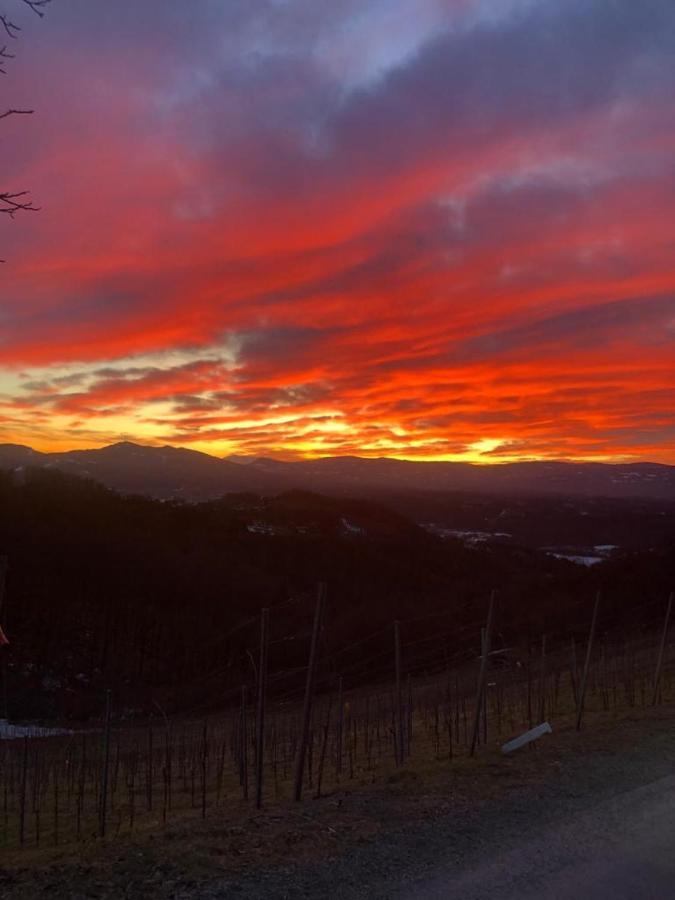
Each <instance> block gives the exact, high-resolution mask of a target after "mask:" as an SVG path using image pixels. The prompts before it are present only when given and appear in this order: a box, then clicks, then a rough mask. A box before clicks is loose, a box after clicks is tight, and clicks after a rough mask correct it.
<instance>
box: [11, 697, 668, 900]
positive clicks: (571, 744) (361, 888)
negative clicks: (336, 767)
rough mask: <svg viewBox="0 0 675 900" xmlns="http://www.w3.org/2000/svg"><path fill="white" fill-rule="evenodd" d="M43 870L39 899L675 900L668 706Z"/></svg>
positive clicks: (26, 866)
mask: <svg viewBox="0 0 675 900" xmlns="http://www.w3.org/2000/svg"><path fill="white" fill-rule="evenodd" d="M230 812H231V813H232V814H231V816H230V818H227V813H228V810H227V809H224V810H223V812H222V813H221V815H220V816H212V817H211V818H210V819H208V820H206V821H205V822H203V823H200V822H199V821H193V822H191V823H185V824H184V825H181V824H177V825H176V826H172V827H167V829H166V830H165V831H164V832H162V833H159V834H157V835H150V836H148V837H147V838H145V839H141V838H137V839H136V840H134V841H129V840H126V841H123V840H120V841H113V842H111V843H110V844H109V845H107V846H106V847H99V846H98V845H97V844H96V843H93V844H92V845H91V846H87V847H83V848H81V849H80V850H79V851H78V852H77V854H72V853H67V852H66V851H64V855H63V856H62V857H61V858H60V859H58V860H57V859H53V860H52V861H51V862H47V861H44V860H43V861H42V862H41V863H40V865H39V866H38V865H37V864H36V863H32V862H31V856H30V855H27V856H26V857H21V858H20V859H19V861H18V864H17V866H15V865H13V866H12V867H11V868H4V869H3V866H2V863H1V862H0V897H2V898H3V900H4V898H5V897H7V898H17V900H33V898H43V897H47V896H48V897H49V898H50V900H92V898H96V900H113V898H114V900H118V898H127V900H147V898H157V900H230V898H237V900H366V898H367V900H376V898H379V900H385V898H386V900H434V898H444V900H446V898H447V900H453V898H460V897H461V898H462V900H482V898H488V897H489V898H490V900H516V898H517V900H535V898H537V900H547V898H549V900H550V898H556V900H604V898H612V900H646V898H650V900H671V898H672V900H675V707H673V708H665V707H663V708H661V709H660V710H656V711H651V710H650V711H648V710H644V711H637V710H636V711H635V713H634V714H633V715H631V716H627V717H624V718H623V719H621V720H610V719H607V720H606V721H602V722H600V721H595V722H593V727H592V728H591V727H589V728H588V729H587V730H585V731H584V732H583V733H582V734H578V733H577V732H576V731H575V730H574V729H573V728H568V729H567V730H565V729H561V730H557V731H556V732H555V733H554V734H553V735H551V736H549V737H548V738H547V739H545V740H542V742H541V744H540V746H538V747H537V748H536V749H535V750H529V751H528V750H523V751H519V752H518V753H515V754H513V755H512V756H511V757H507V758H504V757H502V756H500V754H499V753H498V750H497V749H496V748H493V749H492V750H490V751H489V752H486V753H484V754H482V755H481V758H480V759H477V760H475V761H474V762H473V763H468V762H464V763H463V762H461V761H457V760H455V761H453V762H452V764H448V762H447V761H446V762H443V761H438V762H435V763H431V764H429V766H428V767H427V769H424V768H419V769H418V770H415V771H411V770H396V771H395V772H392V773H391V774H390V775H388V776H385V777H382V778H380V779H379V781H378V782H377V783H373V784H372V785H370V786H363V785H362V786H360V787H358V788H356V787H354V788H351V789H350V787H349V784H348V783H347V785H346V786H345V789H344V790H342V791H339V792H337V793H335V794H332V795H330V796H328V797H325V798H322V799H321V800H320V801H314V800H311V799H308V800H307V801H306V802H305V803H303V804H301V805H295V804H292V803H285V804H279V805H277V806H270V807H269V808H266V809H264V810H263V811H262V812H261V813H259V814H257V813H255V812H254V811H253V812H252V811H251V810H245V811H243V812H241V813H237V812H236V810H232V811H230Z"/></svg>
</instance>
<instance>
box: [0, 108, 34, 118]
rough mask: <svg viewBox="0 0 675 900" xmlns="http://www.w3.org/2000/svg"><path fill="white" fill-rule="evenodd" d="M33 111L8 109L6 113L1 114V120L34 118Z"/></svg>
mask: <svg viewBox="0 0 675 900" xmlns="http://www.w3.org/2000/svg"><path fill="white" fill-rule="evenodd" d="M32 115H33V110H32V109H7V110H5V112H4V113H0V119H6V118H7V117H8V116H32Z"/></svg>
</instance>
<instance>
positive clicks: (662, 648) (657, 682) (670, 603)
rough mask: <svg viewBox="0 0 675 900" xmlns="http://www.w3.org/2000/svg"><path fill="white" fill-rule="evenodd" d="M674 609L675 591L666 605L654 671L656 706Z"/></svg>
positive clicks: (653, 697)
mask: <svg viewBox="0 0 675 900" xmlns="http://www.w3.org/2000/svg"><path fill="white" fill-rule="evenodd" d="M672 609H673V593H672V592H671V594H670V597H668V606H667V607H666V618H665V621H664V623H663V634H662V635H661V643H660V645H659V656H658V659H657V661H656V672H655V673H654V695H653V696H652V706H656V704H657V703H658V700H659V688H660V687H661V672H662V669H663V655H664V653H665V649H666V638H667V637H668V626H669V625H670V614H671V612H672Z"/></svg>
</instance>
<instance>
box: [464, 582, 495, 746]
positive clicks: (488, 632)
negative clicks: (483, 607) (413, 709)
mask: <svg viewBox="0 0 675 900" xmlns="http://www.w3.org/2000/svg"><path fill="white" fill-rule="evenodd" d="M494 607H495V592H494V591H492V593H491V594H490V606H489V608H488V617H487V623H486V625H485V640H484V641H483V653H482V658H481V663H480V672H479V674H478V688H477V689H476V708H475V709H474V715H473V730H472V733H471V748H470V750H469V756H473V755H474V753H475V752H476V744H477V743H478V733H479V730H480V714H481V709H482V706H483V698H484V696H485V679H486V676H487V664H488V656H489V655H490V639H491V636H492V619H493V616H494Z"/></svg>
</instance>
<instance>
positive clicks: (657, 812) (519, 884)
mask: <svg viewBox="0 0 675 900" xmlns="http://www.w3.org/2000/svg"><path fill="white" fill-rule="evenodd" d="M396 896H397V897H399V898H401V900H436V898H444V900H454V898H457V900H459V898H462V900H479V898H480V900H482V898H488V897H489V898H490V900H535V898H539V900H547V898H551V900H553V898H555V900H587V898H588V900H604V898H607V900H610V898H611V900H623V898H625V900H668V898H675V776H672V777H669V778H660V779H658V780H656V781H653V782H652V783H651V784H647V785H645V786H643V787H639V788H634V789H633V790H629V791H626V792H624V793H621V794H618V795H617V796H615V797H611V798H610V799H607V800H604V801H602V802H600V803H598V804H596V805H595V806H594V807H593V808H592V809H590V810H587V811H585V812H583V813H580V814H576V815H572V816H570V817H569V818H566V819H564V820H563V821H562V822H560V823H559V824H558V825H556V826H554V827H552V828H548V829H546V831H545V832H544V833H543V834H542V835H541V836H540V837H538V838H535V839H531V840H526V841H525V842H524V843H522V844H521V845H519V846H517V847H515V848H514V849H512V850H510V851H507V852H503V853H498V854H497V856H496V857H492V858H490V859H489V860H486V861H484V862H483V863H481V864H479V865H477V866H474V867H472V868H471V869H470V870H469V871H465V872H463V873H457V872H456V871H452V870H450V871H446V872H444V873H441V874H439V875H438V876H436V877H435V878H432V879H425V880H423V881H420V882H417V883H415V884H413V885H411V886H409V887H408V888H407V889H405V890H404V891H402V892H399V893H398V894H397V895H396Z"/></svg>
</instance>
